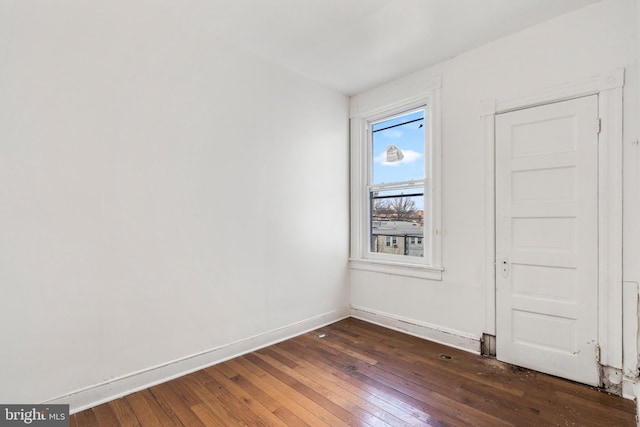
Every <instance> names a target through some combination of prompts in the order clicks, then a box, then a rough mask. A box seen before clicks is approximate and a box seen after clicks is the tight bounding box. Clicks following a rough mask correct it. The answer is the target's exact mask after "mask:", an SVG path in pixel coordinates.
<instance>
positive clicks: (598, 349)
mask: <svg viewBox="0 0 640 427" xmlns="http://www.w3.org/2000/svg"><path fill="white" fill-rule="evenodd" d="M596 362H597V363H600V344H598V345H596Z"/></svg>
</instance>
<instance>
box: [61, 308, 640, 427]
mask: <svg viewBox="0 0 640 427" xmlns="http://www.w3.org/2000/svg"><path fill="white" fill-rule="evenodd" d="M321 334H324V337H321ZM118 425H121V426H138V425H143V426H188V427H191V426H227V425H228V426H250V427H253V426H313V427H315V426H331V427H334V426H341V425H352V426H427V425H433V426H546V425H550V426H598V427H602V426H635V425H636V422H635V403H634V402H632V401H630V400H625V399H623V398H620V397H617V396H612V395H609V394H606V393H603V392H600V391H598V390H595V389H593V388H590V387H587V386H584V385H580V384H575V383H572V382H569V381H565V380H562V379H559V378H555V377H551V376H548V375H544V374H541V373H538V372H533V371H529V370H526V369H522V368H517V367H514V366H511V365H507V364H504V363H501V362H498V361H496V360H494V359H489V358H485V357H481V356H477V355H474V354H471V353H467V352H464V351H460V350H456V349H452V348H450V347H446V346H443V345H439V344H435V343H432V342H429V341H425V340H422V339H419V338H415V337H412V336H409V335H405V334H402V333H399V332H395V331H392V330H389V329H385V328H382V327H379V326H376V325H372V324H370V323H367V322H363V321H360V320H357V319H353V318H350V319H346V320H343V321H340V322H337V323H335V324H333V325H330V326H327V327H324V328H320V329H318V330H316V331H313V332H310V333H307V334H304V335H301V336H299V337H296V338H293V339H290V340H287V341H285V342H282V343H279V344H276V345H273V346H270V347H267V348H264V349H262V350H259V351H256V352H253V353H250V354H247V355H244V356H241V357H237V358H235V359H233V360H229V361H227V362H224V363H221V364H218V365H215V366H212V367H210V368H207V369H203V370H201V371H198V372H195V373H193V374H190V375H186V376H184V377H181V378H178V379H176V380H173V381H170V382H168V383H165V384H161V385H158V386H155V387H151V388H149V389H147V390H144V391H140V392H137V393H133V394H131V395H128V396H126V397H124V398H121V399H117V400H114V401H112V402H110V403H107V404H104V405H100V406H96V407H94V408H92V409H89V410H86V411H83V412H79V413H77V414H75V415H73V416H72V417H71V426H72V427H74V426H110V427H111V426H118Z"/></svg>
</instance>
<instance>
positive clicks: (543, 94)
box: [481, 68, 635, 369]
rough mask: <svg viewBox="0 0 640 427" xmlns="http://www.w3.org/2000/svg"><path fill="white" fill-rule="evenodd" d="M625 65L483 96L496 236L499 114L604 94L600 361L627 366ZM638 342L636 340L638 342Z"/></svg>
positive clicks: (490, 281)
mask: <svg viewBox="0 0 640 427" xmlns="http://www.w3.org/2000/svg"><path fill="white" fill-rule="evenodd" d="M623 85H624V68H618V69H615V70H611V71H608V72H605V73H602V74H600V75H597V76H594V77H591V78H588V79H585V80H581V81H577V82H575V83H567V84H564V85H560V86H556V87H552V88H547V89H543V90H539V91H536V92H535V93H533V94H530V95H526V96H519V97H515V98H505V99H499V100H483V101H482V104H481V114H482V117H483V118H484V123H485V171H486V172H485V173H486V176H485V197H486V200H487V206H486V209H485V228H486V230H487V236H492V235H493V236H495V215H496V212H495V160H494V152H495V127H494V123H495V122H494V121H495V115H496V114H500V113H505V112H509V111H513V110H518V109H523V108H529V107H535V106H537V105H542V104H547V103H552V102H559V101H564V100H567V99H572V98H578V97H582V96H588V95H594V94H597V95H598V108H599V114H600V118H601V119H602V131H601V133H600V137H599V142H598V144H599V167H598V182H599V219H598V228H599V231H598V233H599V241H600V245H599V261H598V271H599V277H598V280H599V284H598V289H599V292H598V304H599V310H598V335H599V337H598V339H599V344H600V347H601V355H600V363H601V364H602V365H605V366H610V367H613V368H618V369H619V368H622V86H623ZM489 240H491V239H488V241H487V243H486V250H487V253H486V261H485V271H486V274H485V280H486V288H485V289H486V294H487V298H488V300H489V301H488V302H487V305H486V309H487V314H486V317H485V324H486V325H485V328H486V330H487V331H488V333H491V331H495V314H496V306H495V287H496V281H495V246H494V243H492V242H490V241H489ZM633 342H635V340H634V341H633Z"/></svg>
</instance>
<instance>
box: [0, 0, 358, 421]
mask: <svg viewBox="0 0 640 427" xmlns="http://www.w3.org/2000/svg"><path fill="white" fill-rule="evenodd" d="M194 4H195V2H194V3H189V4H185V3H184V2H177V1H167V0H165V1H150V0H149V1H138V2H129V1H124V0H118V1H103V2H99V3H95V2H86V1H81V0H68V1H65V2H48V1H29V2H24V1H20V0H10V1H3V2H1V3H0V183H1V184H0V286H1V288H0V289H1V291H0V292H1V294H0V337H1V340H2V341H1V344H0V402H4V403H10V402H16V403H17V402H20V403H25V402H34V403H38V402H43V401H49V400H51V399H56V400H55V401H58V402H71V403H72V410H73V409H74V408H75V409H77V408H78V407H82V406H83V405H84V406H86V405H89V404H92V403H95V402H96V401H100V400H102V399H105V398H108V397H110V396H113V395H117V394H119V393H122V392H125V391H127V390H129V389H131V388H135V387H139V386H144V385H146V384H147V383H149V382H153V381H159V380H161V379H163V378H165V377H166V376H170V375H177V374H179V373H180V372H183V371H184V370H185V369H193V368H195V367H197V366H198V365H199V364H202V363H211V362H213V361H216V360H219V359H220V358H224V357H229V356H230V355H233V354H236V353H237V352H241V351H246V350H247V349H249V348H252V347H255V346H258V345H264V344H265V343H267V342H271V341H273V340H277V339H282V338H284V337H285V336H288V335H290V334H294V333H298V332H300V331H302V330H304V329H308V328H312V327H314V326H317V325H319V324H321V323H326V322H330V321H332V320H335V319H338V318H341V317H342V316H344V315H346V314H347V313H348V310H347V307H348V297H349V295H348V282H347V280H348V272H347V258H348V186H347V182H348V164H347V154H348V144H347V141H348V100H347V99H346V97H344V96H342V95H340V94H338V93H335V92H332V91H330V90H327V89H325V88H323V87H321V86H319V85H317V84H315V83H312V82H310V81H308V80H306V79H304V78H301V77H299V76H297V75H295V74H293V73H291V72H288V71H286V70H284V69H282V68H279V67H278V66H275V65H272V64H270V63H268V62H265V61H263V60H261V59H259V58H257V57H255V56H253V55H251V54H248V53H244V52H242V51H240V50H238V49H237V48H235V47H234V46H231V45H230V44H228V43H226V42H225V41H222V40H219V39H216V38H215V37H214V36H212V35H211V31H210V29H209V27H208V26H209V23H208V18H207V14H208V13H215V10H210V11H208V10H206V9H198V8H196V7H195V6H194ZM190 5H191V6H190ZM203 12H204V13H203ZM212 349H214V350H215V351H212V352H210V353H207V352H208V351H209V350H212ZM225 349H226V350H225ZM200 353H203V354H204V355H203V354H200ZM194 355H197V357H195V358H194V359H185V358H188V357H189V356H194ZM171 361H178V362H179V363H178V364H177V365H169V367H168V366H167V363H169V362H171ZM153 367H155V368H157V369H156V370H155V371H153V370H152V371H150V372H148V371H147V370H149V369H150V368H153ZM169 368H170V369H169ZM136 373H138V374H140V378H139V379H136V375H133V377H128V376H130V375H132V374H136ZM114 381H115V383H116V384H115V385H114V384H111V383H112V382H114ZM77 391H80V393H79V394H78V395H74V396H71V397H65V396H66V395H68V394H70V393H74V392H77Z"/></svg>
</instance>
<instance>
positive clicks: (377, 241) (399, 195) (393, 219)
mask: <svg viewBox="0 0 640 427" xmlns="http://www.w3.org/2000/svg"><path fill="white" fill-rule="evenodd" d="M370 198H371V239H370V241H371V248H370V250H371V252H381V253H387V254H394V255H407V256H415V257H423V256H424V246H423V243H422V242H423V239H422V238H423V236H424V195H423V189H422V188H414V189H409V190H402V191H400V190H390V191H380V192H372V193H371V194H370Z"/></svg>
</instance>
